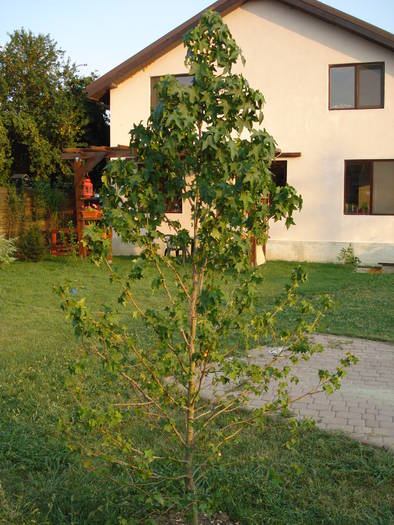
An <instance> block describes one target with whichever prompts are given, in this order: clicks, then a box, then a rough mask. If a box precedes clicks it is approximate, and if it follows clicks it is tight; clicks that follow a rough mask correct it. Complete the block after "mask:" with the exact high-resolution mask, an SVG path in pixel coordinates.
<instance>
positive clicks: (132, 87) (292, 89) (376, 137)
mask: <svg viewBox="0 0 394 525" xmlns="http://www.w3.org/2000/svg"><path fill="white" fill-rule="evenodd" d="M211 8H212V9H216V10H217V11H218V12H219V13H220V14H221V15H222V16H223V18H224V21H225V22H226V23H227V24H228V26H229V28H230V30H231V32H232V34H233V36H234V37H235V39H236V41H237V43H238V44H239V45H240V47H241V49H242V50H243V53H244V56H245V58H246V66H245V67H242V66H241V65H240V66H239V68H238V70H239V71H242V72H243V73H244V75H245V76H246V78H247V79H248V80H249V82H250V84H251V85H252V86H253V87H255V88H259V89H260V90H261V91H262V92H263V94H264V96H265V99H266V105H265V109H264V113H265V120H264V126H265V127H266V128H267V129H268V130H269V131H270V133H271V134H272V135H273V136H274V137H275V139H276V141H277V143H278V147H279V148H280V150H281V152H282V153H281V155H280V156H279V157H278V159H277V161H276V163H275V169H276V170H277V172H278V176H280V177H281V179H282V180H284V181H286V180H287V182H288V183H289V184H291V185H293V186H294V187H295V188H296V189H297V191H298V192H299V193H301V195H302V196H303V199H304V206H303V209H302V211H301V212H300V213H299V214H297V215H296V217H295V221H296V225H295V226H293V227H291V228H290V229H289V230H286V228H285V226H284V225H283V224H281V223H276V224H272V226H271V229H270V239H269V241H268V245H267V258H268V259H284V260H299V261H304V260H307V261H335V260H336V258H337V255H338V253H339V251H340V249H341V248H342V247H347V246H348V244H349V243H352V245H353V247H354V249H355V252H356V254H357V255H358V256H359V257H360V258H361V260H362V261H363V262H365V263H378V262H393V261H394V54H393V50H394V35H393V34H391V33H388V32H386V31H383V30H382V29H379V28H377V27H375V26H372V25H370V24H368V23H366V22H364V21H361V20H359V19H357V18H354V17H352V16H350V15H347V14H345V13H343V12H341V11H338V10H336V9H333V8H331V7H329V6H327V5H325V4H322V3H320V2H317V1H316V0H219V1H218V2H216V3H215V4H213V5H212V6H211ZM198 19H199V15H197V16H195V17H194V18H192V19H191V20H189V21H187V22H185V23H184V24H183V25H181V26H180V27H178V28H177V29H175V30H173V31H171V32H170V33H169V34H167V35H166V36H164V37H163V38H161V39H160V40H158V41H157V42H155V43H153V44H152V45H150V46H149V47H147V48H146V49H144V50H143V51H141V52H140V53H138V54H137V55H135V56H133V57H131V58H130V59H128V60H126V61H125V62H123V63H122V64H120V65H119V66H117V67H115V68H114V69H113V70H111V71H110V72H108V73H106V74H105V75H103V76H102V77H100V78H99V79H97V80H96V81H95V82H93V83H92V84H90V85H89V86H88V95H89V96H90V98H92V99H95V100H101V101H104V102H106V103H107V104H110V110H111V144H112V145H116V144H125V143H128V140H129V138H128V132H129V130H130V128H131V126H132V124H133V123H136V122H139V121H141V120H143V121H145V120H146V119H147V117H148V115H149V113H150V108H151V104H152V103H154V93H155V92H154V90H153V86H154V84H155V81H156V80H157V78H159V77H160V76H161V75H164V74H174V75H178V76H179V79H180V81H183V82H188V77H187V75H186V73H187V71H186V69H185V65H184V56H185V49H184V47H183V44H182V38H183V35H184V33H185V32H186V31H187V30H188V29H189V28H190V27H192V26H193V25H195V24H196V23H197V22H198ZM174 211H175V212H178V214H179V219H180V222H181V223H182V224H183V225H184V227H188V223H189V217H190V216H189V210H188V208H187V206H185V203H184V206H183V210H182V212H180V210H174ZM113 250H114V253H115V254H122V253H130V250H131V248H130V247H127V246H125V245H124V244H122V243H121V242H120V240H119V239H116V238H115V240H114V245H113Z"/></svg>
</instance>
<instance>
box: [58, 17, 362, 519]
mask: <svg viewBox="0 0 394 525" xmlns="http://www.w3.org/2000/svg"><path fill="white" fill-rule="evenodd" d="M185 45H186V48H187V55H186V65H187V67H188V68H189V73H190V75H192V76H193V84H192V86H190V87H185V86H181V85H180V84H179V83H178V82H177V80H176V79H175V78H174V77H169V76H167V77H164V78H163V79H161V81H160V82H159V84H158V88H157V89H158V95H159V100H160V102H159V105H158V107H157V108H156V109H155V110H154V112H153V113H152V115H151V117H150V118H149V120H148V122H147V124H146V125H145V124H142V123H141V124H139V125H136V126H134V127H133V129H132V131H131V143H130V144H131V148H132V151H133V152H135V155H136V160H137V161H138V164H135V163H133V162H128V161H117V162H114V163H113V164H111V165H110V166H109V168H108V170H107V173H106V175H105V178H104V179H105V180H104V183H105V189H104V197H105V207H104V209H105V221H106V223H107V225H110V226H113V227H114V229H115V230H116V231H117V232H118V233H120V234H121V235H122V238H123V240H124V241H129V242H132V243H133V244H136V245H138V246H139V247H141V248H142V250H143V255H142V256H141V257H140V258H139V259H137V260H134V261H133V262H132V263H131V266H130V272H129V275H128V276H127V277H126V278H125V277H124V276H122V275H118V274H117V273H116V272H115V271H114V270H113V269H112V267H111V265H109V264H108V265H107V266H108V269H109V271H110V272H111V278H112V279H113V280H115V281H116V282H118V283H119V285H120V287H121V293H120V296H119V302H120V304H122V305H124V306H125V308H127V310H126V312H127V313H126V314H125V313H123V314H122V320H123V321H122V322H120V321H119V320H118V318H117V316H114V313H115V312H111V310H109V309H108V308H106V309H105V310H104V312H102V314H101V316H99V317H98V316H95V315H94V314H92V313H90V312H89V311H88V310H87V309H86V305H85V299H79V298H75V297H74V296H73V295H72V294H70V293H69V292H70V290H69V289H68V288H67V287H63V288H62V289H61V290H60V293H61V294H62V296H63V307H64V308H65V309H66V310H67V312H68V315H69V317H70V318H72V321H73V325H74V327H75V330H76V333H77V334H78V335H81V336H83V337H84V340H85V343H86V345H85V348H86V350H87V352H88V353H90V354H93V355H94V356H96V357H98V358H99V360H100V361H101V362H102V363H103V373H104V376H103V385H107V388H108V387H109V388H112V389H113V392H114V404H113V405H112V406H102V405H101V404H100V403H99V402H98V403H97V405H95V406H85V405H84V403H83V395H82V393H81V387H80V384H79V383H78V389H79V390H78V392H79V398H80V400H81V405H80V410H79V412H78V414H79V421H80V422H82V423H84V424H86V425H87V427H88V428H90V429H91V430H95V431H98V432H99V433H100V434H101V435H102V436H103V437H104V442H103V447H104V454H105V457H107V458H109V459H110V460H111V461H113V462H114V463H119V464H121V465H125V466H127V467H128V468H129V469H130V471H131V473H132V476H133V483H134V486H136V485H137V484H140V485H141V484H142V485H143V484H148V485H149V487H150V489H149V492H150V493H152V486H153V487H155V488H156V490H157V491H160V488H161V487H162V486H163V485H162V484H163V483H176V481H178V482H179V481H180V480H181V481H184V483H185V489H186V490H185V494H184V498H185V500H184V502H183V504H184V505H185V501H186V504H187V505H190V507H189V508H190V509H191V520H192V523H193V524H197V523H198V505H199V499H200V487H201V482H202V479H203V476H204V468H205V467H206V465H207V464H209V463H220V461H221V457H222V454H223V455H224V452H225V448H226V443H227V442H228V441H229V440H231V439H235V437H236V436H237V435H238V434H239V433H240V432H241V431H242V430H243V429H244V428H245V427H246V426H249V425H252V424H263V423H264V418H265V416H266V415H267V414H268V413H270V412H271V413H272V412H276V411H282V412H284V413H286V411H287V408H288V406H289V404H290V403H291V402H292V401H294V399H293V398H291V397H290V395H289V390H288V385H289V383H290V382H297V380H298V379H297V375H296V369H294V366H295V365H296V364H297V362H298V361H299V360H300V359H306V360H307V359H309V357H310V356H311V355H312V354H313V353H314V352H316V351H320V350H322V348H321V347H319V346H318V345H314V344H313V343H311V341H310V340H309V339H308V337H307V334H308V333H309V332H312V331H313V330H314V328H315V326H316V323H317V322H318V320H319V319H320V317H321V316H322V315H323V312H324V310H325V309H326V308H328V307H329V303H330V301H329V299H328V298H327V297H325V298H323V300H322V303H321V304H320V306H318V307H316V306H313V305H312V304H310V303H309V302H307V301H305V300H303V299H302V297H301V298H300V297H299V296H298V295H297V289H298V287H299V285H300V283H301V282H304V281H305V279H306V277H305V275H304V273H303V272H302V270H301V269H298V270H296V271H295V272H294V274H293V275H292V277H291V282H290V284H289V286H288V287H287V289H286V290H285V292H284V294H283V297H282V298H281V299H280V300H279V301H278V304H277V306H276V307H275V309H274V310H273V311H263V312H257V311H255V310H254V304H255V297H256V293H257V285H258V283H259V282H260V281H261V278H262V275H261V269H259V268H251V267H250V264H249V256H250V249H251V244H250V238H252V237H253V238H255V239H256V240H257V242H258V243H260V244H261V243H263V242H264V241H265V240H266V238H267V228H268V219H269V218H273V220H284V221H285V222H286V224H287V226H290V225H291V224H292V223H293V213H294V211H295V210H298V209H299V208H300V206H301V197H300V196H299V195H297V193H296V191H295V189H294V188H292V187H290V186H285V187H277V186H276V185H275V182H274V179H273V176H272V174H271V172H270V169H269V168H270V163H271V161H272V159H273V158H274V155H275V142H274V139H273V138H272V137H271V136H270V135H269V133H268V132H267V131H266V130H265V129H262V128H261V123H262V120H263V114H262V106H263V102H264V98H263V95H262V94H261V93H260V92H259V91H257V90H254V89H253V88H251V87H250V85H249V83H248V82H247V80H246V79H245V78H244V77H243V76H242V75H241V74H235V73H233V71H232V69H233V66H234V65H235V64H236V63H237V62H238V61H239V60H243V57H242V54H241V51H240V49H239V47H238V46H237V44H236V42H235V41H234V39H233V38H232V36H231V34H230V32H229V29H228V27H227V26H226V25H225V24H223V22H222V20H221V18H220V16H219V15H218V14H217V13H213V12H208V13H206V14H204V15H203V16H202V18H201V21H200V23H199V25H198V26H197V27H196V28H195V29H193V30H191V31H190V32H189V33H188V35H187V36H186V38H185ZM179 195H181V196H182V199H183V201H184V202H189V204H190V206H191V222H192V228H191V232H189V231H186V230H185V229H182V227H181V225H180V224H179V222H178V221H176V220H174V218H173V217H174V216H173V215H166V213H165V212H166V207H167V203H168V200H173V199H175V198H177V197H179ZM163 225H167V226H168V227H170V229H171V231H172V233H173V241H172V243H173V244H174V245H178V246H180V247H189V255H190V264H188V265H185V266H183V265H182V264H180V262H178V261H174V260H172V259H170V258H168V257H163V256H162V255H161V254H162V249H161V246H160V245H161V243H162V241H163V237H164V233H163V229H162V227H163ZM90 243H91V245H92V246H96V248H97V249H99V248H100V247H103V246H104V245H103V243H102V234H101V232H99V231H97V230H94V229H93V230H92V231H91V232H90ZM192 243H193V245H194V250H193V251H191V250H190V246H191V244H192ZM103 255H105V252H103ZM152 267H153V268H155V269H156V271H157V278H155V279H154V280H153V282H152V290H153V291H155V292H156V293H161V294H162V295H163V296H164V298H165V306H164V307H163V308H161V309H160V308H156V309H153V308H151V307H148V306H146V305H141V304H138V302H137V301H136V299H135V295H134V293H133V287H134V286H138V282H137V281H138V280H139V279H142V278H144V276H145V275H146V272H147V269H150V268H152ZM287 309H290V310H292V318H293V319H294V323H293V324H292V325H291V326H289V325H287V326H286V325H284V324H283V322H282V321H281V322H278V318H279V319H280V318H281V315H282V314H283V311H285V310H287ZM125 319H126V321H125ZM140 330H141V333H143V334H144V335H143V338H142V337H140V336H139V331H140ZM267 341H271V343H272V344H274V345H275V346H278V347H279V346H280V347H283V351H282V352H281V353H280V356H279V355H278V356H271V355H269V354H267V353H266V352H264V350H263V349H261V356H264V357H265V361H264V364H261V365H257V364H255V363H253V362H250V361H248V359H247V358H246V354H247V352H248V350H250V348H256V347H259V346H260V345H261V344H263V343H264V342H267ZM352 361H353V357H352V356H350V355H348V356H347V358H346V359H343V361H342V362H341V364H340V366H339V367H338V369H337V370H335V371H333V372H329V371H326V370H321V371H320V372H319V377H317V380H316V389H315V390H316V391H317V390H321V389H324V390H326V391H327V392H331V391H332V390H333V389H335V388H338V387H339V382H340V379H341V378H342V377H343V375H344V367H346V366H349V365H350V364H351V362H352ZM84 367H86V362H85V361H84V362H83V364H82V363H80V364H79V365H76V367H75V370H76V371H77V372H78V373H81V374H82V375H83V370H84ZM108 378H110V381H111V383H108ZM123 383H124V384H123ZM109 385H111V386H109ZM204 387H209V388H210V391H211V394H212V395H213V397H214V402H212V400H209V399H207V398H206V396H204V395H203V394H204ZM269 389H271V390H273V391H274V392H275V395H274V396H273V397H272V398H268V399H267V400H266V402H265V403H263V404H262V407H261V409H259V410H254V411H252V412H245V411H241V410H239V409H241V408H245V407H246V406H247V405H248V401H249V399H250V397H251V396H263V395H265V394H266V392H267V391H268V390H269ZM304 394H305V395H306V394H307V393H304ZM134 417H143V418H144V419H145V421H146V424H147V425H149V428H150V429H151V431H152V432H155V435H156V436H157V439H156V440H155V443H154V445H153V448H152V447H149V448H147V447H146V444H145V443H144V441H143V440H141V439H139V437H138V436H136V435H134V434H133V432H130V428H132V427H131V424H132V420H133V418H134ZM77 420H78V418H74V419H73V421H74V422H75V421H77ZM128 425H129V426H128ZM162 434H164V436H165V435H168V436H170V437H171V439H170V440H167V438H166V437H162ZM90 454H91V455H92V454H94V453H92V452H90ZM138 476H139V477H138Z"/></svg>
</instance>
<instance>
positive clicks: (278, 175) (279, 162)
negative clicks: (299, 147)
mask: <svg viewBox="0 0 394 525" xmlns="http://www.w3.org/2000/svg"><path fill="white" fill-rule="evenodd" d="M279 166H281V168H279ZM272 168H274V169H272ZM275 168H279V169H277V170H276V169H275ZM270 171H271V173H272V174H273V176H274V181H275V184H276V185H277V186H279V187H284V186H287V160H283V159H274V160H273V161H272V163H271V166H270ZM281 179H282V180H281Z"/></svg>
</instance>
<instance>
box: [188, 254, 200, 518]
mask: <svg viewBox="0 0 394 525" xmlns="http://www.w3.org/2000/svg"><path fill="white" fill-rule="evenodd" d="M197 297H198V272H197V268H196V266H195V264H193V289H192V297H191V301H190V346H189V372H190V377H189V383H188V395H187V402H188V407H187V408H188V410H187V424H186V455H185V460H186V471H185V474H186V489H187V491H188V492H189V493H190V495H191V496H192V498H193V503H192V521H191V523H192V524H193V525H198V508H197V501H196V498H197V493H196V484H195V482H194V478H193V441H194V412H195V391H196V370H195V368H196V365H195V362H194V353H195V339H196V332H197Z"/></svg>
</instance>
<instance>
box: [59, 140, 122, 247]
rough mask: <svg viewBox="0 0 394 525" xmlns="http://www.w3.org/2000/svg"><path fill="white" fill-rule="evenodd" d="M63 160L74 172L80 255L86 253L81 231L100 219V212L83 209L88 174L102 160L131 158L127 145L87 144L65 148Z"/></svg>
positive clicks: (62, 155)
mask: <svg viewBox="0 0 394 525" xmlns="http://www.w3.org/2000/svg"><path fill="white" fill-rule="evenodd" d="M61 158H62V159H63V160H69V161H71V162H72V168H73V172H74V190H75V215H76V230H77V239H78V247H79V248H78V251H79V255H80V256H81V257H83V256H85V255H86V248H84V246H83V244H82V242H81V241H82V239H83V231H84V228H85V226H86V225H87V224H89V223H91V222H92V221H96V220H99V219H100V215H101V214H100V213H99V212H98V211H97V212H86V211H85V210H84V203H85V199H84V197H83V186H84V182H85V179H86V178H87V176H88V174H89V173H90V172H91V171H92V169H94V168H95V167H96V166H97V164H99V162H101V161H102V160H104V159H105V160H107V161H109V160H111V159H114V158H126V159H130V158H132V155H131V152H130V148H129V147H128V146H116V147H109V146H89V147H87V148H65V149H64V150H63V153H62V154H61Z"/></svg>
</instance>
